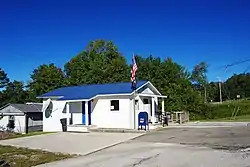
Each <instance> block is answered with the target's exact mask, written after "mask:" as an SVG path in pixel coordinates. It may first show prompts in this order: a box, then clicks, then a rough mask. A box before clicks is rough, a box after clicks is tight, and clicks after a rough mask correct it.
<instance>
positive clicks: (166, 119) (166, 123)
mask: <svg viewBox="0 0 250 167" xmlns="http://www.w3.org/2000/svg"><path fill="white" fill-rule="evenodd" d="M165 125H167V126H168V116H167V115H165V116H164V117H163V126H165Z"/></svg>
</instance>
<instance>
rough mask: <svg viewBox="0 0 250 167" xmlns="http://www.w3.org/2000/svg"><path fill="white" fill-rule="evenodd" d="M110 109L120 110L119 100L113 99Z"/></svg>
mask: <svg viewBox="0 0 250 167" xmlns="http://www.w3.org/2000/svg"><path fill="white" fill-rule="evenodd" d="M110 110H111V111H119V100H111V101H110Z"/></svg>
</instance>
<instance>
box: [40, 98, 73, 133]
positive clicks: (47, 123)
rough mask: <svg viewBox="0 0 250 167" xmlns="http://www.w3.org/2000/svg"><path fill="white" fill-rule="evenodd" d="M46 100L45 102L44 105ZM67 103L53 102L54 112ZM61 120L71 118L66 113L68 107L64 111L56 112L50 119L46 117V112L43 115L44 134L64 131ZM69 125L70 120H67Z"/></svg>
mask: <svg viewBox="0 0 250 167" xmlns="http://www.w3.org/2000/svg"><path fill="white" fill-rule="evenodd" d="M44 102H45V100H44V101H43V103H44ZM63 103H65V102H64V101H56V100H52V104H53V110H54V109H56V108H57V107H59V105H62V104H63ZM61 118H69V115H67V113H66V105H65V108H64V111H63V112H62V111H59V110H55V111H53V112H52V113H51V115H50V117H48V118H46V117H45V112H44V113H43V131H44V132H60V131H62V125H61V122H60V119H61ZM67 122H68V123H69V119H67Z"/></svg>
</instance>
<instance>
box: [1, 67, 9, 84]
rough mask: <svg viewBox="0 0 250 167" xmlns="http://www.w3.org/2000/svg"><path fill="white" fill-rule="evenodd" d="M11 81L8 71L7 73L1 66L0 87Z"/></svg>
mask: <svg viewBox="0 0 250 167" xmlns="http://www.w3.org/2000/svg"><path fill="white" fill-rule="evenodd" d="M9 81H10V80H9V78H8V76H7V73H5V71H4V70H3V69H2V68H0V88H3V87H5V86H7V85H8V83H9Z"/></svg>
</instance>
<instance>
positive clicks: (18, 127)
mask: <svg viewBox="0 0 250 167" xmlns="http://www.w3.org/2000/svg"><path fill="white" fill-rule="evenodd" d="M14 117H15V129H14V131H15V132H18V133H24V132H25V116H24V115H22V116H14ZM8 123H9V116H4V117H3V118H2V119H1V120H0V126H3V127H5V128H6V127H7V124H8Z"/></svg>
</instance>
